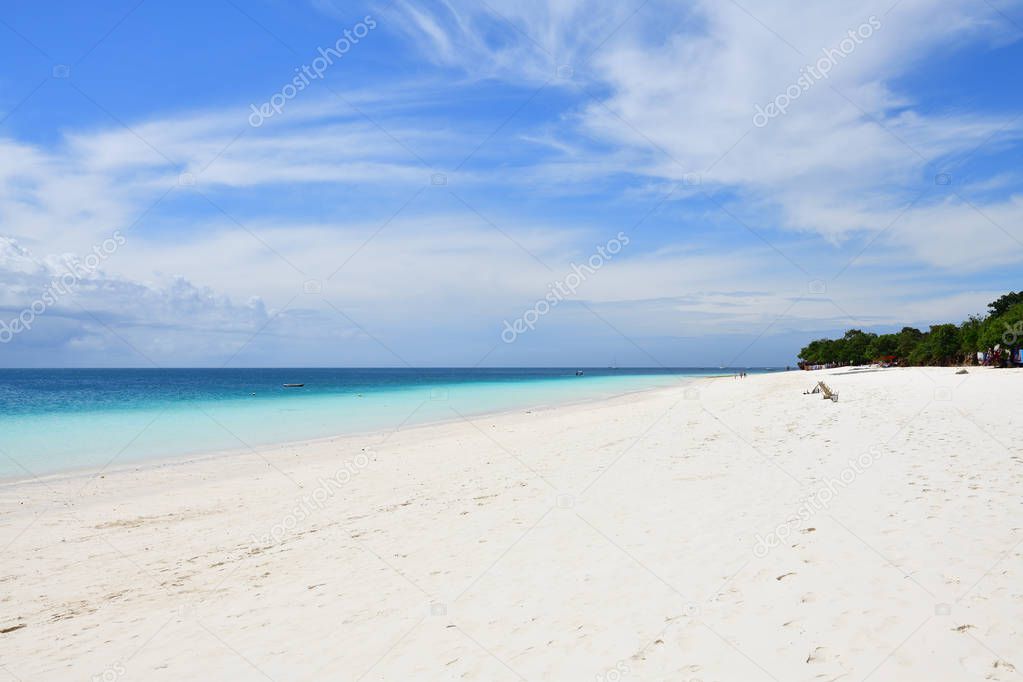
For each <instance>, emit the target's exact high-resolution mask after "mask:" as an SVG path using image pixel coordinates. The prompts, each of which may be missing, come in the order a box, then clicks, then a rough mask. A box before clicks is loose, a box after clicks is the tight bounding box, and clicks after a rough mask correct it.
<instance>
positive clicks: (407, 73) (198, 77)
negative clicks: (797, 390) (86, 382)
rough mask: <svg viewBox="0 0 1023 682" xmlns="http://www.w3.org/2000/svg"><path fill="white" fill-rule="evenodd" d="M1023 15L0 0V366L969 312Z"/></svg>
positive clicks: (1019, 129) (1009, 213)
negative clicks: (557, 290)
mask: <svg viewBox="0 0 1023 682" xmlns="http://www.w3.org/2000/svg"><path fill="white" fill-rule="evenodd" d="M1021 27H1023V3H1021V2H1015V1H1014V2H1008V1H1006V0H990V1H985V0H961V1H960V0H951V1H946V2H942V3H938V2H932V1H928V0H901V1H900V2H896V1H895V0H887V1H886V2H877V3H872V2H866V3H845V2H823V3H814V4H813V6H812V7H811V8H807V7H805V6H804V3H799V2H795V1H794V0H793V1H775V2H753V1H752V0H747V1H741V2H717V1H714V2H711V1H710V0H707V1H706V2H688V3H686V2H658V1H657V0H649V1H648V2H641V1H637V2H636V3H609V2H594V1H589V0H565V1H563V2H557V3H541V2H513V1H511V0H508V1H505V2H498V1H496V0H493V1H488V2H487V3H480V2H468V1H466V2H462V1H461V0H440V1H437V2H420V3H412V2H405V1H404V0H392V1H390V2H383V3H359V2H356V3H348V2H346V3H341V2H332V1H331V0H312V1H310V2H283V1H278V0H251V1H249V2H241V1H240V0H231V1H230V2H228V1H226V0H211V1H207V2H202V3H199V2H179V3H167V2H162V1H160V0H143V1H142V2H139V1H138V0H132V1H130V2H99V3H90V4H88V5H85V4H83V3H71V2H57V3H48V4H47V5H46V6H41V5H40V4H39V3H29V2H12V3H5V4H4V6H3V7H2V8H0V65H2V67H0V282H2V288H0V292H2V293H0V323H2V324H0V341H6V342H5V343H2V344H0V366H107V365H127V366H153V365H156V366H191V365H202V366H224V365H230V366H252V365H359V366H382V365H398V366H403V365H406V364H407V365H414V366H424V365H468V366H472V365H477V364H482V365H569V366H574V365H606V364H609V363H610V362H612V361H617V362H618V364H620V365H629V364H631V365H646V366H656V365H664V366H678V365H711V366H713V365H722V364H730V365H731V364H734V365H750V366H759V365H785V364H790V363H792V362H794V359H795V354H796V352H797V351H798V349H799V348H800V347H801V346H802V345H803V344H804V343H805V342H806V341H807V340H809V339H811V338H814V337H817V336H821V335H825V334H832V333H837V332H840V331H841V330H843V329H845V328H848V327H851V326H857V327H861V328H868V329H875V330H885V329H890V328H895V327H901V326H902V324H904V323H908V324H915V325H919V326H926V325H927V324H930V323H934V322H940V321H947V320H953V321H959V320H961V319H963V318H965V317H966V316H967V315H969V314H971V313H978V312H982V311H983V310H984V308H985V305H986V303H987V302H988V301H990V300H992V299H993V298H995V297H996V296H997V295H999V294H1000V293H1002V292H1004V291H1007V290H1010V289H1011V290H1016V289H1019V288H1020V281H1019V266H1020V262H1021V260H1023V227H1021V223H1023V221H1021V218H1023V195H1021V192H1020V170H1019V158H1020V150H1021V144H1020V142H1021V139H1020V138H1021V135H1023V118H1021V117H1020V114H1021V113H1023V88H1021V87H1020V77H1019V74H1020V73H1021V67H1023V40H1021V39H1023V28H1021ZM346 31H347V34H346ZM346 35H347V36H348V38H346V37H345V36H346ZM356 36H358V37H356ZM353 37H355V40H349V39H350V38H353ZM339 40H341V41H347V42H342V43H339ZM339 44H340V45H343V46H344V49H343V50H341V52H343V54H341V56H339V57H336V58H334V57H332V58H331V62H332V63H329V64H328V63H324V62H323V61H321V62H320V63H319V66H320V67H322V68H320V69H319V72H320V73H321V74H322V78H308V77H307V78H306V79H305V81H306V82H307V83H308V85H307V86H305V87H303V89H302V90H301V91H298V90H297V89H296V90H294V91H289V90H287V86H288V84H289V83H291V82H292V79H293V78H295V77H296V76H297V75H298V74H301V73H302V70H303V67H310V69H316V68H317V63H316V62H315V60H316V59H317V58H319V57H320V54H321V53H320V52H319V50H321V49H322V50H327V49H330V48H334V49H338V47H337V46H338V45H339ZM826 55H830V57H828V56H826ZM822 59H823V60H826V61H827V64H826V67H827V75H826V77H825V76H824V75H819V74H820V69H822V68H824V67H825V63H824V62H822V61H821V60H822ZM814 66H816V67H818V68H817V69H813V70H812V71H809V72H808V71H807V67H814ZM306 73H309V71H306ZM808 73H809V74H810V75H807V74H808ZM801 78H802V80H800V79H801ZM282 93H284V94H286V95H287V96H283V95H282ZM786 93H788V94H786ZM275 96H276V101H277V102H278V104H280V105H281V106H279V112H275V113H274V114H273V115H272V116H269V117H266V118H264V120H263V121H262V122H261V123H260V125H258V126H253V125H252V124H251V123H252V120H253V119H252V112H253V107H255V108H256V110H258V109H259V108H260V107H261V106H263V105H264V103H267V102H270V101H273V100H274V98H275ZM786 100H787V103H786V106H784V109H785V111H784V113H781V112H780V111H778V110H774V113H773V114H772V115H770V116H767V117H761V118H760V119H757V118H756V117H755V114H756V113H757V112H758V111H764V110H765V109H764V107H768V106H769V105H770V103H772V102H774V103H775V104H781V103H783V102H786ZM758 107H759V108H758ZM264 111H268V110H267V109H264ZM619 233H622V234H624V235H626V236H627V237H628V244H627V245H626V246H624V247H623V248H622V249H621V251H620V252H618V253H616V254H615V255H613V256H612V257H609V258H604V257H600V259H599V267H596V268H593V271H592V272H591V273H589V274H588V275H587V276H586V277H585V278H584V279H583V280H582V281H579V282H576V283H575V284H576V285H577V286H572V287H571V291H570V292H569V293H568V294H567V295H565V296H563V297H562V298H560V299H559V300H558V302H557V304H556V305H554V306H551V307H550V308H549V310H548V309H547V306H546V304H540V303H539V302H540V301H541V300H543V299H544V297H545V295H547V294H548V292H549V291H550V290H551V289H550V285H551V284H552V283H557V282H561V283H564V282H565V281H566V278H567V277H568V276H569V273H572V272H573V264H575V265H578V264H581V263H585V262H587V261H588V259H590V258H591V257H592V256H593V255H594V254H595V253H597V252H598V247H601V246H604V245H607V244H608V242H609V240H612V239H615V238H616V235H618V234H619ZM114 235H116V236H117V239H116V244H115V241H109V240H111V239H112V238H113V236H114ZM105 243H106V244H107V245H108V247H110V248H109V249H107V250H104V247H103V244H105ZM96 249H99V250H100V255H99V256H96V257H94V258H93V262H92V264H91V265H90V264H88V263H87V262H86V259H87V256H88V254H90V253H97V251H96ZM108 251H109V252H108ZM69 262H72V263H74V262H77V263H78V264H79V266H78V268H77V269H75V268H73V267H72V268H71V269H69V265H68V263H69ZM83 266H84V267H83ZM72 271H74V272H76V275H75V276H74V277H73V278H67V279H66V284H67V285H68V286H67V287H66V288H65V289H66V290H65V289H61V288H55V286H54V283H55V282H60V279H61V277H62V276H64V275H65V274H66V273H68V272H72ZM72 280H73V281H72ZM33 306H34V308H33ZM538 306H539V307H538ZM541 309H542V311H543V314H535V315H534V317H535V319H534V320H533V322H532V323H531V324H530V327H531V328H529V329H527V331H525V332H524V333H521V334H517V335H516V337H515V339H514V341H513V342H512V343H507V342H505V340H502V329H505V327H506V325H505V323H506V322H507V323H509V324H511V323H514V322H515V321H516V320H518V319H520V318H522V317H523V316H524V315H526V314H527V311H530V310H533V311H534V313H535V311H537V310H541ZM26 311H29V312H27V313H26ZM19 318H20V326H19V323H18V322H15V320H18V319H19ZM3 325H6V327H5V326H3ZM5 329H6V330H9V333H7V334H5V331H4V330H5Z"/></svg>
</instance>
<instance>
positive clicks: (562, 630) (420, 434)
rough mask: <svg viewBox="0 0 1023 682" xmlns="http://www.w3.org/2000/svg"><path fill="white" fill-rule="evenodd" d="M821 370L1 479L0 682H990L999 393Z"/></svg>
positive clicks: (999, 617)
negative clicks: (824, 396)
mask: <svg viewBox="0 0 1023 682" xmlns="http://www.w3.org/2000/svg"><path fill="white" fill-rule="evenodd" d="M832 374H833V372H818V373H813V374H809V373H802V372H790V373H787V374H782V375H772V376H757V377H749V378H747V379H745V380H742V381H737V380H733V379H731V378H728V379H717V380H700V381H697V382H695V383H693V384H692V385H691V388H689V389H683V388H672V389H664V390H657V391H651V392H647V393H643V394H637V395H632V396H626V397H622V398H618V399H615V400H611V401H607V402H602V403H596V404H590V405H576V406H569V407H562V408H557V409H551V410H540V411H533V412H532V413H528V414H527V413H523V412H520V413H518V414H509V415H501V416H495V417H485V418H478V419H474V420H472V421H471V422H468V421H467V422H461V423H452V424H444V425H437V426H429V427H419V428H409V429H402V430H400V431H398V432H396V433H392V434H380V435H378V436H373V437H360V438H339V439H336V440H334V441H328V442H320V443H314V444H305V445H289V446H286V447H280V448H275V449H272V450H268V451H265V452H263V453H259V454H251V453H250V454H245V455H237V456H224V457H219V458H214V459H207V460H204V461H197V462H190V463H183V464H178V465H168V466H159V467H152V466H151V467H146V468H130V469H127V470H124V471H119V472H106V473H105V475H104V477H102V478H100V477H94V478H93V477H88V476H81V475H78V476H73V477H66V478H55V479H50V480H47V481H33V482H23V483H16V484H11V485H5V486H3V487H0V548H3V552H2V555H0V556H2V559H0V561H2V564H0V630H2V631H4V632H3V634H0V679H4V677H5V675H6V676H9V677H10V678H11V679H19V680H25V681H29V680H32V681H36V680H70V679H104V680H121V679H123V680H171V679H175V680H180V679H269V680H276V681H278V682H283V681H285V680H318V679H332V680H334V679H336V680H358V679H367V680H378V679H379V680H396V679H401V680H407V679H439V680H442V679H468V680H514V679H529V680H609V681H614V680H630V679H633V680H675V681H680V680H681V681H691V680H702V681H703V682H714V681H715V680H741V681H747V680H760V679H775V680H786V681H788V680H837V679H842V680H864V679H870V680H878V681H880V680H898V681H899V682H905V681H907V680H910V681H912V680H928V681H931V680H984V679H991V680H1011V679H1019V676H1020V674H1021V672H1023V545H1021V544H1020V543H1021V541H1023V454H1021V452H1023V448H1021V443H1023V419H1021V416H1020V412H1021V410H1023V373H1020V372H1013V371H997V370H971V372H970V374H968V375H965V376H956V375H954V373H953V370H950V369H928V370H894V371H887V372H877V373H867V374H860V375H852V376H831V375H832ZM817 378H825V379H826V380H827V381H829V383H831V384H832V385H833V386H834V387H835V388H837V389H838V390H839V391H840V392H841V400H840V401H839V402H838V403H832V402H829V401H823V400H821V399H820V397H819V396H805V395H802V391H803V390H804V389H805V388H808V387H810V386H811V385H812V384H813V382H814V381H815V380H816V379H817ZM363 448H367V450H363ZM364 457H365V458H364ZM850 461H852V462H853V464H850ZM338 472H342V473H338ZM328 479H332V480H328ZM825 491H829V492H825ZM772 545H773V546H772ZM15 628H16V629H15Z"/></svg>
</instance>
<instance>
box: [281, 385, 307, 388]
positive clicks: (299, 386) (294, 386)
mask: <svg viewBox="0 0 1023 682" xmlns="http://www.w3.org/2000/svg"><path fill="white" fill-rule="evenodd" d="M303 386H305V384H284V388H302V387H303Z"/></svg>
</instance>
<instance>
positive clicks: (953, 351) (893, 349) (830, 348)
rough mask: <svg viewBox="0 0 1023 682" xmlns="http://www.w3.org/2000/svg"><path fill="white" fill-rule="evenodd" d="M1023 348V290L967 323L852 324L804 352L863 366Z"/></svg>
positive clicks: (948, 361)
mask: <svg viewBox="0 0 1023 682" xmlns="http://www.w3.org/2000/svg"><path fill="white" fill-rule="evenodd" d="M1021 347H1023V291H1019V292H1009V293H1007V294H1005V295H1004V296H1001V297H999V298H998V299H997V300H995V301H992V302H991V303H989V304H988V315H987V316H983V317H982V316H979V315H972V316H970V318H969V319H968V320H966V321H965V322H963V323H962V324H959V325H955V324H951V323H946V324H935V325H931V327H930V329H929V330H928V331H926V332H924V331H921V330H919V329H916V328H915V327H903V328H902V329H901V330H900V331H898V332H894V333H890V334H874V333H872V332H864V331H862V330H860V329H850V330H849V331H847V332H846V333H845V334H844V335H842V337H841V338H839V339H817V340H815V341H811V342H810V343H809V344H808V345H807V346H806V347H805V348H803V349H802V350H801V351H799V359H800V361H801V363H802V364H804V365H863V364H868V363H871V362H879V361H894V362H897V363H898V364H900V365H953V364H959V363H962V362H963V361H967V360H969V361H972V360H973V359H974V358H975V357H976V354H977V353H978V352H988V351H991V350H993V349H995V348H998V349H999V357H1000V358H1002V359H1004V358H1006V357H1007V356H1008V355H1009V353H1010V352H1011V351H1017V350H1018V349H1019V348H1021Z"/></svg>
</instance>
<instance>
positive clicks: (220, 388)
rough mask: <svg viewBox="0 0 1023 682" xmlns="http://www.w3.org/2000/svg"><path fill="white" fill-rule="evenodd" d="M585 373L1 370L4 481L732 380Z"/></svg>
mask: <svg viewBox="0 0 1023 682" xmlns="http://www.w3.org/2000/svg"><path fill="white" fill-rule="evenodd" d="M576 371H577V370H576V369H575V368H572V369H549V368H545V369H528V368H516V369H219V370H218V369H44V370H40V369H31V370H30V369H0V478H27V477H32V476H35V475H39V474H48V473H53V472H57V471H63V470H69V469H76V468H82V467H85V468H99V467H106V466H112V467H117V466H119V465H123V464H125V463H130V462H138V461H140V460H146V459H158V458H167V457H172V456H179V455H190V454H192V455H194V454H198V453H208V452H216V451H221V450H244V449H248V448H250V447H257V446H262V445H268V444H272V443H282V442H289V441H297V440H306V439H313V438H321V437H327V436H334V435H341V434H351V433H361V432H367V431H389V430H394V429H397V428H399V427H407V426H410V425H414V424H423V423H428V422H437V421H445V420H451V419H457V418H459V415H460V414H461V415H479V414H484V413H490V412H498V411H504V410H511V409H520V408H522V409H528V408H531V407H541V406H548V405H555V404H559V403H566V402H575V401H579V400H588V399H596V398H601V397H609V396H613V395H617V394H623V393H628V392H632V391H637V390H642V389H647V388H654V387H659V386H670V385H674V384H678V383H681V382H684V381H686V380H687V379H689V378H691V377H698V376H709V375H714V374H731V373H733V371H734V370H731V369H721V368H713V369H692V368H687V369H669V370H665V369H618V370H614V369H593V368H590V369H587V368H584V369H583V370H582V371H583V375H582V376H577V375H576ZM747 371H750V372H752V371H754V370H747ZM759 371H770V370H759ZM285 383H301V384H305V386H304V387H302V388H284V387H283V385H284V384H285Z"/></svg>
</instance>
